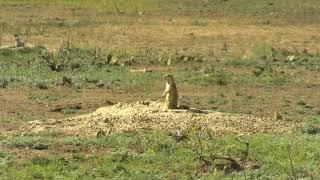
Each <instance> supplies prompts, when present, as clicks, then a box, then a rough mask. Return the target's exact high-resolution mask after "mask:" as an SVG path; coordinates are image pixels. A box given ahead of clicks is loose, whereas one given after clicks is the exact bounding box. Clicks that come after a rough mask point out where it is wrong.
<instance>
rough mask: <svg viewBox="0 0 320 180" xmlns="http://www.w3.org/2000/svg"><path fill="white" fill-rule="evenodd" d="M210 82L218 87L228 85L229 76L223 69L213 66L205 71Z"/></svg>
mask: <svg viewBox="0 0 320 180" xmlns="http://www.w3.org/2000/svg"><path fill="white" fill-rule="evenodd" d="M205 73H206V74H207V77H208V79H209V81H211V82H213V83H215V84H217V85H227V84H228V75H227V73H226V71H225V70H224V68H223V67H215V66H213V65H211V66H210V67H209V68H207V69H206V70H205Z"/></svg>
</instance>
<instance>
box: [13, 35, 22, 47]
mask: <svg viewBox="0 0 320 180" xmlns="http://www.w3.org/2000/svg"><path fill="white" fill-rule="evenodd" d="M14 47H15V48H17V47H24V42H22V41H21V39H20V38H19V37H18V36H16V39H15V41H14Z"/></svg>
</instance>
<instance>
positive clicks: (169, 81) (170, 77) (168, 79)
mask: <svg viewBox="0 0 320 180" xmlns="http://www.w3.org/2000/svg"><path fill="white" fill-rule="evenodd" d="M162 80H165V81H167V83H168V84H174V79H173V76H172V75H171V74H166V75H164V76H162Z"/></svg>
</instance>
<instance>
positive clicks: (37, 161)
mask: <svg viewBox="0 0 320 180" xmlns="http://www.w3.org/2000/svg"><path fill="white" fill-rule="evenodd" d="M31 161H32V164H34V165H40V166H47V165H48V164H49V163H50V162H51V161H50V160H49V159H47V158H45V157H34V158H33V159H32V160H31Z"/></svg>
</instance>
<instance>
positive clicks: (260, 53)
mask: <svg viewBox="0 0 320 180" xmlns="http://www.w3.org/2000/svg"><path fill="white" fill-rule="evenodd" d="M252 52H253V55H254V58H256V59H264V60H272V59H273V55H274V54H273V47H272V44H271V43H268V42H264V43H261V44H258V45H257V46H256V47H254V48H253V50H252Z"/></svg>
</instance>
